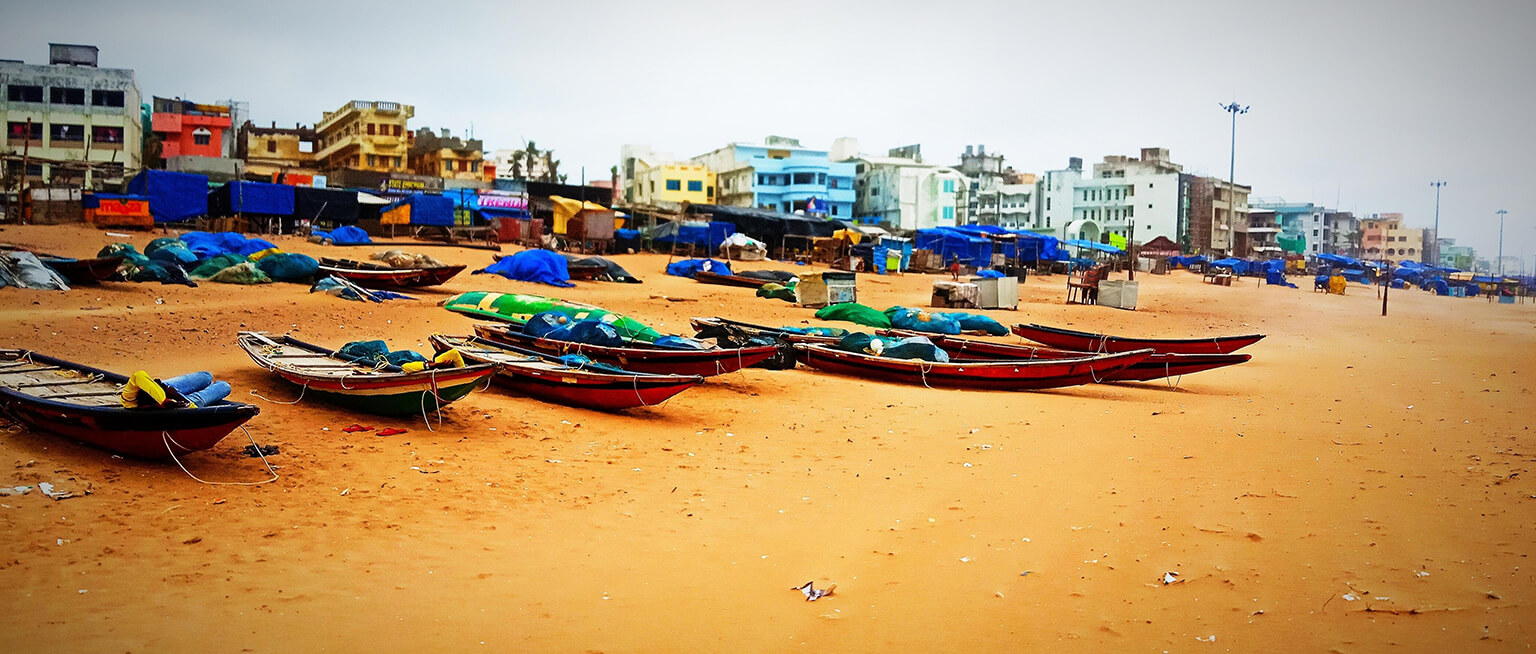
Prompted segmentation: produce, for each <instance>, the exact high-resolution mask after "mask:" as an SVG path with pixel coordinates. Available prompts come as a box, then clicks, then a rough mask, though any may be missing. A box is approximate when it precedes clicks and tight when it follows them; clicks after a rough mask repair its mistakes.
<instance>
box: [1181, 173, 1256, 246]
mask: <svg viewBox="0 0 1536 654" xmlns="http://www.w3.org/2000/svg"><path fill="white" fill-rule="evenodd" d="M1179 187H1180V189H1181V190H1180V192H1181V193H1182V194H1183V196H1184V197H1183V198H1181V199H1180V200H1179V204H1180V206H1181V207H1184V208H1185V209H1187V210H1186V211H1184V212H1183V213H1184V222H1185V224H1186V225H1188V232H1187V236H1186V237H1185V238H1184V239H1182V240H1181V241H1180V243H1181V244H1182V245H1184V246H1185V247H1186V248H1188V249H1189V250H1190V251H1192V252H1196V253H1200V254H1206V255H1215V256H1227V255H1229V254H1231V253H1232V252H1233V245H1234V243H1235V241H1236V238H1235V234H1236V233H1237V228H1236V226H1237V225H1239V224H1242V225H1247V224H1248V194H1249V192H1250V191H1251V190H1252V189H1250V188H1249V187H1247V186H1243V185H1241V184H1233V183H1231V182H1228V181H1226V180H1222V179H1216V178H1214V177H1201V176H1198V175H1191V174H1187V173H1185V174H1181V175H1180V176H1179Z"/></svg>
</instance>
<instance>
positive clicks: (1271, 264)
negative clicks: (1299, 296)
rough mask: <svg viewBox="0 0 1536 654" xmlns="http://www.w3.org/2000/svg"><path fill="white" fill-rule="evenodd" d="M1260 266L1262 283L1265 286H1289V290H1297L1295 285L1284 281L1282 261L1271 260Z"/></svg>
mask: <svg viewBox="0 0 1536 654" xmlns="http://www.w3.org/2000/svg"><path fill="white" fill-rule="evenodd" d="M1262 265H1263V268H1264V283H1265V284H1273V285H1275V286H1289V287H1291V288H1297V286H1296V285H1295V284H1292V283H1290V282H1288V281H1286V280H1285V262H1284V261H1282V260H1280V259H1275V260H1272V261H1265V262H1264V263H1263V264H1262Z"/></svg>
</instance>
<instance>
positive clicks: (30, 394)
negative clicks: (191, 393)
mask: <svg viewBox="0 0 1536 654" xmlns="http://www.w3.org/2000/svg"><path fill="white" fill-rule="evenodd" d="M127 381H128V378H127V377H126V376H124V375H119V374H117V373H113V372H108V371H106V370H99V369H96V368H92V367H90V366H85V365H81V364H78V363H71V362H69V361H65V360H63V359H56V358H54V357H50V356H45V355H42V354H38V353H36V352H32V351H29V350H0V409H4V411H5V413H6V414H8V415H12V416H15V417H16V418H17V419H18V420H21V421H22V422H24V423H26V424H28V425H31V426H33V427H37V428H39V429H43V430H47V431H51V432H54V433H56V434H61V435H63V436H67V437H69V438H73V439H75V440H78V441H82V442H85V443H89V444H91V445H94V446H96V447H99V448H101V449H104V450H107V451H109V452H116V453H118V454H121V455H123V456H131V457H134V458H139V459H163V458H166V457H167V456H170V455H172V454H175V455H181V454H186V453H187V452H196V451H199V450H206V449H208V448H210V447H213V446H214V444H215V443H218V442H219V441H220V440H221V439H223V438H224V437H225V436H226V435H228V434H229V433H230V432H232V431H234V430H236V429H238V428H240V425H243V424H245V422H246V421H247V420H250V419H251V418H254V417H256V414H258V413H261V409H259V408H257V407H255V406H252V405H249V404H242V403H240V402H230V401H220V402H215V403H213V404H209V405H208V406H201V407H183V408H173V409H141V408H133V409H128V408H124V407H123V405H122V403H121V393H122V390H121V389H122V385H123V384H125V383H127Z"/></svg>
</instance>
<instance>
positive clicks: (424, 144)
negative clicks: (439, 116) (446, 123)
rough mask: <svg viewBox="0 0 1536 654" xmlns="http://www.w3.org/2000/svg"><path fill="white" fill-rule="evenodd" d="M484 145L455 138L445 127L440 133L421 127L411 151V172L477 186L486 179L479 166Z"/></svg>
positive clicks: (476, 141)
mask: <svg viewBox="0 0 1536 654" xmlns="http://www.w3.org/2000/svg"><path fill="white" fill-rule="evenodd" d="M482 147H484V144H483V143H481V142H480V139H463V138H459V137H457V136H454V135H453V134H452V132H450V131H449V130H448V129H447V128H443V129H442V130H441V132H440V133H433V132H432V130H431V129H428V128H426V127H423V128H421V129H418V130H416V137H415V138H414V139H413V142H412V143H411V148H410V155H409V157H410V165H411V171H412V172H415V173H416V174H417V175H430V176H432V177H441V178H443V179H445V180H458V181H461V182H472V183H480V182H483V181H484V180H485V175H484V173H483V172H482V171H481V170H480V166H481V164H482V163H484V160H485V152H484V151H483V150H481V148H482Z"/></svg>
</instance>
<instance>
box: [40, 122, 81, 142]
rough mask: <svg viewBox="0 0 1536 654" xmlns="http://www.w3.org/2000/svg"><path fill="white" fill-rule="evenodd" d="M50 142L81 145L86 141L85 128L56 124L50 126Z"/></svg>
mask: <svg viewBox="0 0 1536 654" xmlns="http://www.w3.org/2000/svg"><path fill="white" fill-rule="evenodd" d="M48 140H49V142H50V143H59V142H66V143H80V142H83V141H85V127H84V126H83V125H67V124H59V123H54V124H52V125H49V126H48Z"/></svg>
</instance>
